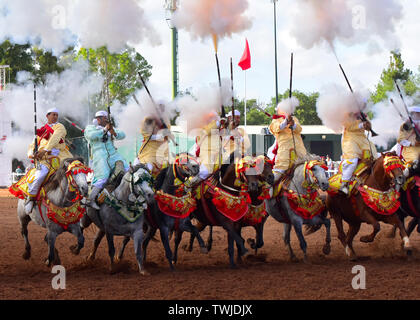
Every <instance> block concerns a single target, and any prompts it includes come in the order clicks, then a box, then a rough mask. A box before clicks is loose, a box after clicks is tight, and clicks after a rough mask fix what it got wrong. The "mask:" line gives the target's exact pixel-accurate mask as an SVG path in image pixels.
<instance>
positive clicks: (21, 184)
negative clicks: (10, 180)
mask: <svg viewBox="0 0 420 320" xmlns="http://www.w3.org/2000/svg"><path fill="white" fill-rule="evenodd" d="M48 164H49V168H50V171H49V172H48V175H47V176H46V178H45V180H44V182H43V185H45V183H46V182H47V181H48V180H49V178H50V177H51V176H52V175H53V173H54V172H56V171H57V170H58V168H59V167H60V160H59V159H58V158H57V157H52V158H50V159H48ZM35 173H36V168H33V169H31V170H29V171H28V172H27V173H26V174H25V175H24V176H23V177H22V178H21V179H20V180H19V181H18V182H16V183H14V184H12V185H11V186H10V187H9V192H10V193H11V194H13V195H14V196H15V197H17V198H19V199H25V198H26V197H29V196H33V195H31V194H30V193H29V191H28V189H29V184H30V183H33V182H34V180H35ZM42 192H43V188H42V187H41V188H40V190H39V192H38V195H37V199H39V198H40V195H41V194H42Z"/></svg>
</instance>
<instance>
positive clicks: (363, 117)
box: [338, 63, 378, 137]
mask: <svg viewBox="0 0 420 320" xmlns="http://www.w3.org/2000/svg"><path fill="white" fill-rule="evenodd" d="M338 65H339V66H340V69H341V72H342V73H343V76H344V78H345V79H346V82H347V85H348V87H349V89H350V91H351V93H353V94H354V91H353V88H352V87H351V84H350V81H349V79H348V78H347V75H346V73H345V72H344V69H343V66H342V65H341V63H339V64H338ZM359 111H360V117H361V118H362V121H367V118H366V115H365V114H364V113H363V111H362V110H361V109H360V107H359ZM370 133H371V134H372V137H376V136H377V135H378V134H377V133H376V132H375V131H373V130H372V129H371V130H370Z"/></svg>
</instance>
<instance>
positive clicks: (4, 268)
mask: <svg viewBox="0 0 420 320" xmlns="http://www.w3.org/2000/svg"><path fill="white" fill-rule="evenodd" d="M16 206H17V200H16V198H12V197H10V196H9V195H8V192H7V190H5V189H2V190H0V215H1V223H0V238H1V241H0V299H12V300H16V299H19V300H20V299H35V300H37V299H43V300H55V299H58V300H62V299H65V300H79V299H101V300H102V299H117V300H119V299H122V300H136V299H139V300H145V299H153V300H185V299H187V300H214V299H218V300H260V299H261V300H283V299H298V300H300V299H315V300H318V299H418V298H419V297H420V268H419V267H420V236H419V234H417V233H413V234H412V236H411V237H410V240H411V242H412V245H413V247H414V253H413V259H412V260H411V261H408V260H407V259H406V257H405V254H404V253H403V251H402V249H401V239H400V238H399V236H397V237H396V238H395V239H389V238H387V237H386V233H387V232H388V231H389V230H390V226H386V225H383V224H381V226H382V230H381V232H380V233H379V234H378V236H377V238H376V240H375V241H374V242H373V243H371V244H364V243H361V242H360V241H359V238H360V236H361V235H364V234H367V233H370V232H371V227H370V226H366V225H364V226H363V227H362V229H361V231H360V233H359V235H357V236H356V239H355V243H354V248H355V250H356V253H357V254H358V255H359V257H360V259H359V261H357V262H350V261H348V259H347V258H346V256H345V253H344V249H343V247H342V245H341V243H340V242H339V241H338V239H337V231H336V228H335V225H334V223H332V226H331V231H332V243H331V244H332V249H331V253H330V255H328V256H324V255H323V254H322V245H323V243H324V238H325V229H324V228H322V229H321V230H320V231H318V232H317V233H316V234H312V235H310V236H307V237H306V240H307V243H308V255H309V259H310V262H311V263H310V264H305V263H303V262H302V256H303V255H302V251H301V250H300V247H299V242H298V240H297V238H296V235H295V233H294V232H293V233H292V246H293V248H294V251H295V253H296V255H297V256H298V258H300V261H299V262H290V261H289V259H288V253H287V249H286V247H285V245H284V243H283V240H282V238H281V235H282V230H283V226H282V225H281V224H279V223H277V222H276V221H275V220H274V219H272V218H271V217H270V218H269V219H268V220H267V223H266V225H265V230H264V242H265V245H264V247H263V248H262V249H261V250H259V251H258V254H257V255H256V256H255V255H250V256H248V257H247V259H246V260H245V262H244V264H243V265H241V266H239V269H237V270H232V269H230V268H229V263H228V254H227V241H226V233H225V231H224V230H222V229H221V228H215V229H214V242H213V249H212V251H211V252H210V253H209V254H207V255H205V254H201V253H200V252H199V250H198V247H197V246H195V248H194V250H193V252H186V251H184V250H180V252H179V259H178V264H177V266H176V271H175V272H171V271H170V270H169V267H168V264H167V261H166V258H165V257H164V251H163V246H162V244H161V242H160V241H156V242H151V243H150V246H149V251H148V263H147V264H146V268H147V270H148V271H149V272H150V273H151V275H150V276H146V277H144V276H140V275H139V273H138V271H137V264H136V262H135V257H134V250H133V246H132V243H131V242H130V243H129V245H128V246H127V249H126V254H125V257H124V260H123V261H122V262H121V263H120V268H119V269H120V272H118V273H116V274H114V275H110V274H109V259H108V253H107V244H106V241H105V239H104V241H103V242H102V244H101V245H100V247H99V249H98V252H97V258H96V260H95V261H93V262H87V261H86V257H87V255H88V253H89V252H90V250H91V249H92V241H93V237H94V232H93V230H87V231H86V232H85V238H86V242H85V247H84V248H83V249H82V251H81V253H80V255H79V256H74V255H72V253H71V252H70V250H69V246H70V245H72V244H75V242H76V239H75V237H74V236H73V235H71V234H69V233H64V234H62V235H61V236H59V237H58V239H57V243H56V248H57V249H58V251H59V252H60V257H61V263H62V265H63V266H64V267H65V269H66V289H65V290H54V289H53V288H52V285H51V283H52V279H53V277H54V276H55V274H52V273H51V270H50V269H49V268H47V267H46V266H45V265H44V264H43V261H44V259H45V258H46V256H47V245H46V243H45V242H44V241H43V238H44V235H45V229H43V228H41V227H39V226H38V225H36V224H34V223H30V225H29V240H30V243H31V246H32V257H31V258H30V259H29V260H28V261H25V260H23V259H22V253H23V250H24V241H23V238H22V236H21V234H20V230H19V223H18V220H17V217H16ZM254 234H255V232H254V229H253V228H246V229H244V231H243V236H244V238H248V237H254ZM203 235H204V239H206V238H207V231H204V232H203ZM188 238H189V235H188V234H184V239H183V240H182V243H181V246H182V245H184V244H186V243H187V240H188ZM121 240H122V239H121V238H118V239H116V246H117V250H118V249H119V246H120V244H121ZM355 265H362V266H363V267H365V270H366V289H364V290H355V289H353V288H352V279H353V277H354V276H356V275H355V274H352V268H353V267H354V266H355Z"/></svg>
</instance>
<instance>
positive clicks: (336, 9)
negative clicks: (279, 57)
mask: <svg viewBox="0 0 420 320" xmlns="http://www.w3.org/2000/svg"><path fill="white" fill-rule="evenodd" d="M296 2H297V7H296V9H297V10H296V16H295V19H294V23H293V26H294V27H293V28H292V31H291V35H292V36H293V37H295V38H296V40H297V41H298V43H299V44H300V45H301V46H302V47H304V48H306V49H310V48H312V47H314V46H316V45H319V44H321V43H323V42H324V41H326V42H328V43H329V44H330V45H331V46H333V45H334V43H335V42H341V43H344V44H346V45H354V44H357V43H362V42H369V51H370V52H374V51H377V50H378V49H379V48H381V47H386V48H387V49H395V48H396V47H397V46H398V40H397V38H396V36H395V34H394V32H395V28H396V24H397V23H398V22H399V21H400V20H401V19H402V16H403V14H402V5H401V4H400V3H399V2H398V1H397V0H385V1H381V3H380V5H379V4H378V1H372V0H322V1H319V0H298V1H296Z"/></svg>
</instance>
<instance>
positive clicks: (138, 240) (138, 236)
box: [124, 230, 149, 276]
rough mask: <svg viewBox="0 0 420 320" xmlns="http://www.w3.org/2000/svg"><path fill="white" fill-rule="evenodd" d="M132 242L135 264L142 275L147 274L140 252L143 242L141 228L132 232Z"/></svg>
mask: <svg viewBox="0 0 420 320" xmlns="http://www.w3.org/2000/svg"><path fill="white" fill-rule="evenodd" d="M129 239H130V238H129ZM124 241H125V238H124ZM127 242H128V241H127ZM133 242H134V253H135V254H136V258H137V264H138V266H139V272H140V274H141V275H142V276H147V275H149V273H148V272H147V271H146V269H145V268H144V265H143V253H142V248H143V242H144V234H143V230H138V231H136V232H135V233H134V234H133Z"/></svg>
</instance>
